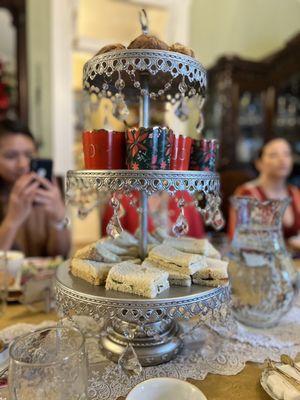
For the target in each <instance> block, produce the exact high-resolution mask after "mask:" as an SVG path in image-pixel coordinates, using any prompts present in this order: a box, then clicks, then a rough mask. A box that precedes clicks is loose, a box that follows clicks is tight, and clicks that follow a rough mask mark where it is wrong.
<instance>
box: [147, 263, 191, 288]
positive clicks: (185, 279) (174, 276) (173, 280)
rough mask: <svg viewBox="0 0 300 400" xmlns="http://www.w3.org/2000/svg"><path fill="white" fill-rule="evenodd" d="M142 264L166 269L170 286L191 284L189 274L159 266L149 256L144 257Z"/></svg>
mask: <svg viewBox="0 0 300 400" xmlns="http://www.w3.org/2000/svg"><path fill="white" fill-rule="evenodd" d="M142 265H145V266H149V267H154V268H158V269H160V270H165V271H167V272H168V273H169V283H170V286H191V284H192V279H191V277H190V275H186V274H182V273H181V272H178V271H173V270H167V269H165V268H164V267H163V266H162V265H160V266H159V265H158V264H157V263H155V262H154V261H151V260H149V258H146V259H145V260H144V261H143V263H142Z"/></svg>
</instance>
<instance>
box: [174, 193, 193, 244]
mask: <svg viewBox="0 0 300 400" xmlns="http://www.w3.org/2000/svg"><path fill="white" fill-rule="evenodd" d="M178 207H179V208H180V214H179V216H178V218H177V220H176V222H175V225H174V226H173V228H172V232H173V233H174V235H175V236H177V237H180V236H184V235H186V234H187V233H188V231H189V224H188V222H187V219H186V218H185V216H184V200H183V199H180V200H179V201H178Z"/></svg>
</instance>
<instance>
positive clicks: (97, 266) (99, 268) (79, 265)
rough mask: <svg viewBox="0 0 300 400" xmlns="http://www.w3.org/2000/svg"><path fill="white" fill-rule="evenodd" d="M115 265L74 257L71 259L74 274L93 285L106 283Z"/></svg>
mask: <svg viewBox="0 0 300 400" xmlns="http://www.w3.org/2000/svg"><path fill="white" fill-rule="evenodd" d="M113 265H114V264H109V263H103V262H98V261H91V260H81V259H79V258H73V259H72V260H71V265H70V271H71V273H72V275H74V276H77V277H78V278H81V279H83V280H85V281H87V282H89V283H91V284H92V285H105V281H106V278H107V275H108V272H109V270H110V269H111V267H112V266H113Z"/></svg>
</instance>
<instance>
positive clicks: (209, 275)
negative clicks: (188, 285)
mask: <svg viewBox="0 0 300 400" xmlns="http://www.w3.org/2000/svg"><path fill="white" fill-rule="evenodd" d="M206 262H207V267H206V268H202V269H201V270H199V271H198V272H196V273H195V274H194V275H193V276H192V280H193V283H194V284H196V285H204V286H220V285H224V284H225V283H227V281H228V272H227V268H228V262H227V261H222V260H216V259H214V258H206Z"/></svg>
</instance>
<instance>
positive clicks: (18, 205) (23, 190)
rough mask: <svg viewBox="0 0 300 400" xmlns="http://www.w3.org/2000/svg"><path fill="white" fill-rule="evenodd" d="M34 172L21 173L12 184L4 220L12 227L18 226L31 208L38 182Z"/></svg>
mask: <svg viewBox="0 0 300 400" xmlns="http://www.w3.org/2000/svg"><path fill="white" fill-rule="evenodd" d="M35 177H36V174H35V173H30V174H26V175H22V176H21V177H20V178H19V179H18V180H17V181H16V182H15V184H14V186H13V188H12V191H11V193H10V196H9V200H8V208H7V213H6V217H5V218H6V220H7V221H8V222H9V224H11V225H13V226H14V227H16V228H18V227H20V226H21V225H22V224H23V222H24V221H25V220H26V219H27V217H28V215H29V214H30V212H31V210H32V205H33V201H34V198H35V196H36V192H37V189H38V186H39V183H38V182H37V181H36V180H35Z"/></svg>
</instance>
